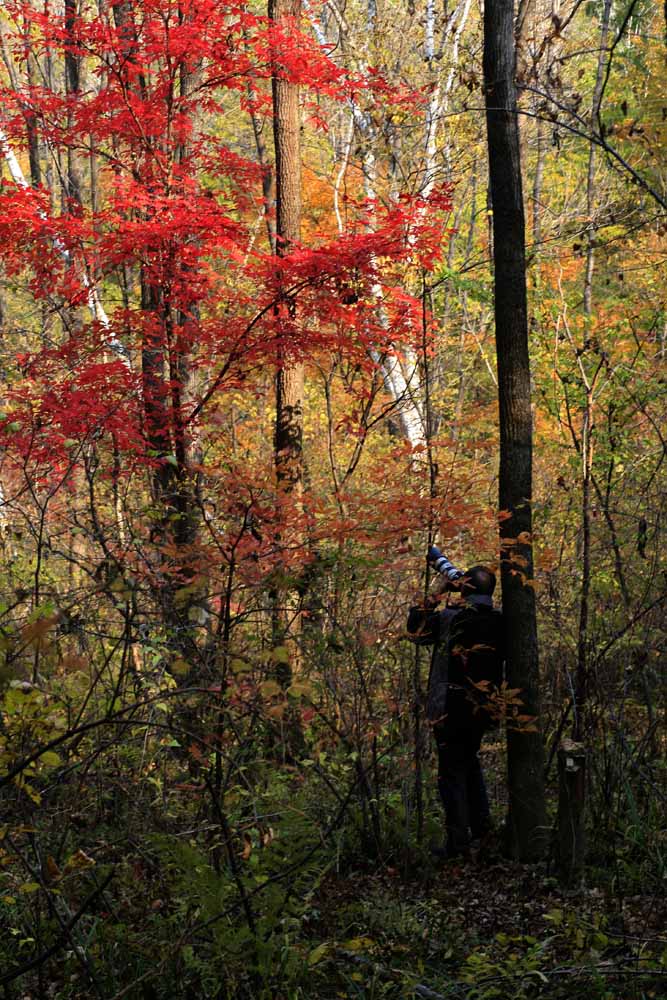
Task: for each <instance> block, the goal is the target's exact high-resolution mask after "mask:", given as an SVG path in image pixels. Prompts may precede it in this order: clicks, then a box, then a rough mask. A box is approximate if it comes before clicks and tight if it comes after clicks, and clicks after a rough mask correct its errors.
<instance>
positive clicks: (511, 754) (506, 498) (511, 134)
mask: <svg viewBox="0 0 667 1000" xmlns="http://www.w3.org/2000/svg"><path fill="white" fill-rule="evenodd" d="M513 15H514V10H513V2H512V0H487V2H486V5H485V10H484V87H485V101H486V123H487V137H488V149H489V179H490V187H491V198H492V205H493V261H494V286H495V320H496V352H497V358H498V399H499V408H500V473H499V478H500V482H499V494H500V550H501V579H502V587H503V611H504V618H505V629H506V643H507V679H508V682H509V685H510V687H514V688H520V689H521V697H522V700H523V709H522V714H527V715H530V716H536V717H537V718H539V714H540V697H539V666H538V648H537V627H536V620H535V591H534V581H533V552H532V536H531V531H532V517H531V497H532V420H531V406H530V367H529V362H528V317H527V303H526V267H525V233H524V225H525V222H524V208H523V196H522V186H521V162H520V155H519V124H518V118H517V113H516V109H517V101H516V84H515V78H514V74H515V47H514V17H513ZM531 728H532V727H531ZM507 742H508V780H509V816H508V835H509V849H510V852H511V854H512V856H513V857H515V858H518V859H520V860H522V861H528V860H533V859H536V858H538V857H540V856H541V855H542V853H543V850H544V844H545V834H546V818H545V816H546V811H545V800H544V764H543V746H542V736H541V733H540V732H539V731H535V732H529V731H525V727H524V731H521V730H520V729H513V728H509V729H508V736H507Z"/></svg>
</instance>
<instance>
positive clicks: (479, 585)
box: [460, 566, 496, 597]
mask: <svg viewBox="0 0 667 1000" xmlns="http://www.w3.org/2000/svg"><path fill="white" fill-rule="evenodd" d="M460 584H461V593H462V594H464V595H465V596H466V597H470V596H471V595H472V594H482V595H484V596H485V597H491V595H492V594H493V591H494V590H495V589H496V575H495V573H492V572H491V570H490V569H489V568H488V566H471V567H470V569H469V570H467V571H466V572H465V573H464V575H463V577H462V578H461V581H460Z"/></svg>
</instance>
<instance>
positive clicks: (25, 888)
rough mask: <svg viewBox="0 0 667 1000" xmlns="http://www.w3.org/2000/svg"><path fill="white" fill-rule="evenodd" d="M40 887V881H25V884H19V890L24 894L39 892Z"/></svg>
mask: <svg viewBox="0 0 667 1000" xmlns="http://www.w3.org/2000/svg"><path fill="white" fill-rule="evenodd" d="M40 889H41V886H40V884H39V882H24V883H23V885H21V886H19V892H20V893H22V894H23V895H24V896H27V895H29V894H30V893H31V892H39V890H40Z"/></svg>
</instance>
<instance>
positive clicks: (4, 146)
mask: <svg viewBox="0 0 667 1000" xmlns="http://www.w3.org/2000/svg"><path fill="white" fill-rule="evenodd" d="M0 150H1V151H2V155H3V157H4V159H5V163H6V164H7V167H8V169H9V173H10V174H11V177H12V180H13V181H14V183H15V184H16V185H17V186H18V187H21V188H26V189H27V188H29V187H30V185H29V183H28V181H27V180H26V179H25V175H24V173H23V170H22V169H21V164H20V163H19V161H18V159H17V158H16V155H15V153H14V150H13V149H12V148H11V146H10V144H9V140H8V139H7V135H6V133H5V132H4V130H3V129H2V128H0ZM40 218H43V219H45V218H46V215H45V214H44V213H43V212H40ZM54 246H55V248H56V250H58V252H59V253H60V254H61V255H62V257H63V258H64V259H65V260H66V261H68V262H69V261H70V255H69V253H68V251H67V250H66V249H65V247H64V246H63V245H62V243H61V242H60V241H59V240H57V239H56V240H55V241H54ZM80 278H81V283H82V284H83V287H84V288H85V289H86V297H87V304H88V308H89V310H90V313H91V315H92V317H93V319H94V320H95V321H96V322H97V323H99V324H100V326H101V327H103V328H104V329H105V330H106V337H105V346H106V347H108V348H109V350H110V351H113V353H114V354H117V355H118V356H119V357H120V358H121V360H122V362H123V364H124V365H125V366H126V368H128V369H129V368H130V359H129V353H128V351H127V348H126V347H125V345H124V344H122V343H121V342H120V340H118V339H117V338H116V337H114V336H113V334H112V333H111V332H110V330H109V325H110V324H109V317H108V316H107V314H106V312H105V310H104V307H103V305H102V303H101V302H100V298H99V294H98V291H97V288H96V287H95V285H94V284H93V282H92V281H91V279H90V276H89V274H88V267H87V264H86V262H85V260H84V262H83V266H82V268H81V272H80Z"/></svg>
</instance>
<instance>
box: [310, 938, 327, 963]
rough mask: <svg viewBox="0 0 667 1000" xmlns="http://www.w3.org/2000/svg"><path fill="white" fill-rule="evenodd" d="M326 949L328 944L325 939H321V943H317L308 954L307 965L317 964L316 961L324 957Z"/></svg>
mask: <svg viewBox="0 0 667 1000" xmlns="http://www.w3.org/2000/svg"><path fill="white" fill-rule="evenodd" d="M328 951H329V944H328V942H327V941H323V942H322V944H318V946H317V948H313V950H312V951H311V952H310V954H309V955H308V965H317V963H318V962H320V961H321V960H322V959H323V958H324V956H325V955H326V954H327V952H328Z"/></svg>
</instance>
